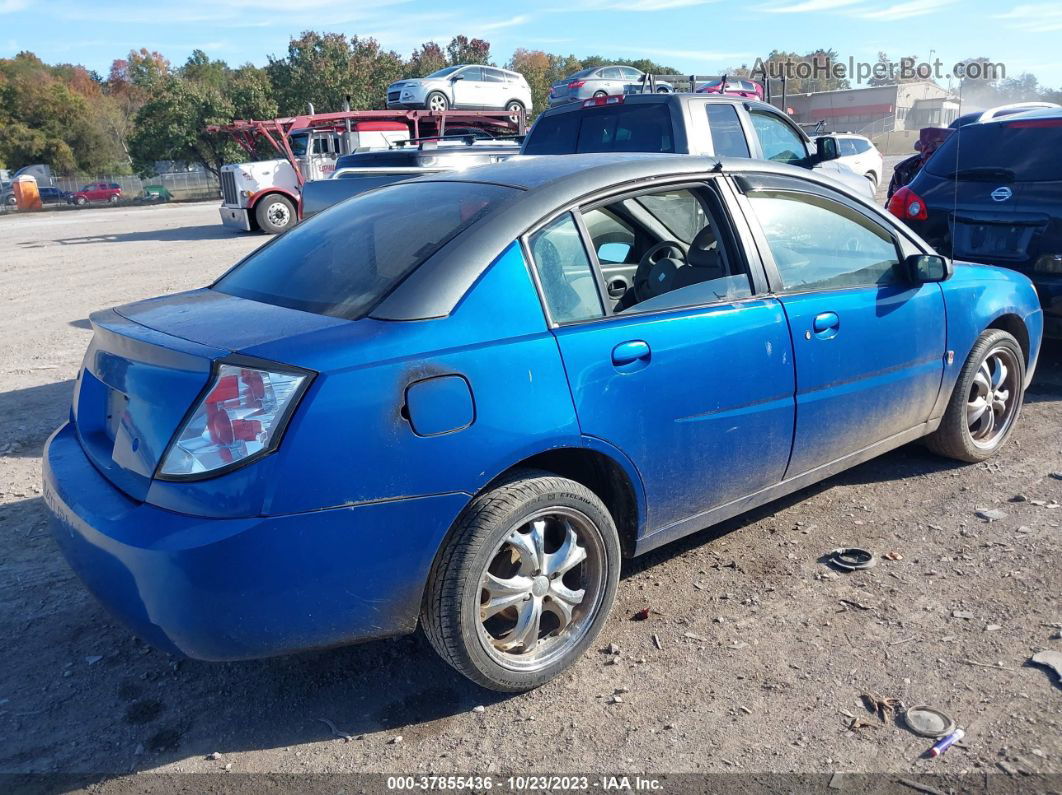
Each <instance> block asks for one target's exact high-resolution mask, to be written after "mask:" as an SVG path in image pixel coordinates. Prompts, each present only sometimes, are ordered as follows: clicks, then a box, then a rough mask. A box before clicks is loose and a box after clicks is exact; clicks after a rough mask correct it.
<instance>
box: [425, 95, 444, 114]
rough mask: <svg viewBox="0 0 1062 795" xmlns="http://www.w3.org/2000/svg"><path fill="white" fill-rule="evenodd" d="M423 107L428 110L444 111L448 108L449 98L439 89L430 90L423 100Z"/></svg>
mask: <svg viewBox="0 0 1062 795" xmlns="http://www.w3.org/2000/svg"><path fill="white" fill-rule="evenodd" d="M424 107H426V108H427V109H428V110H434V111H444V110H449V109H450V100H449V99H448V98H447V96H446V94H443V93H442V92H441V91H432V92H431V93H430V94H428V98H427V99H425V100H424Z"/></svg>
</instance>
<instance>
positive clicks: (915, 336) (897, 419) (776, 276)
mask: <svg viewBox="0 0 1062 795" xmlns="http://www.w3.org/2000/svg"><path fill="white" fill-rule="evenodd" d="M780 179H782V178H774V183H773V184H774V185H775V186H776V187H772V178H763V180H762V181H761V182H759V183H758V184H755V185H754V186H753V187H752V188H751V189H749V190H747V200H748V207H749V208H750V214H751V216H752V217H753V219H755V221H756V222H758V225H759V229H760V230H761V233H762V240H763V241H764V243H765V245H764V246H763V248H764V249H766V251H768V252H769V256H766V257H765V259H767V262H766V263H765V264H766V265H767V267H768V276H769V278H770V279H771V282H772V285H771V286H772V288H773V290H774V292H775V293H776V294H777V295H778V297H779V298H780V299H781V301H782V304H783V306H784V307H785V312H786V315H787V317H788V319H789V327H790V330H791V332H792V337H793V353H794V357H795V361H796V383H797V392H796V404H797V408H796V434H795V437H794V442H793V454H792V458H791V459H790V462H789V467H788V469H787V471H786V477H787V478H789V477H793V476H795V475H800V474H802V473H804V472H807V471H808V470H811V469H814V468H815V467H818V466H821V465H823V464H827V463H830V462H832V461H835V460H837V459H839V458H842V457H844V456H846V455H850V454H852V453H856V452H859V451H861V450H864V449H866V448H868V447H870V446H872V445H874V444H876V443H878V442H882V441H884V440H887V439H889V438H890V437H893V436H896V435H898V434H902V433H904V432H905V431H911V430H913V429H917V428H919V427H920V426H921V425H922V424H924V423H925V422H926V421H927V420H928V419H929V415H930V412H931V411H932V408H933V404H934V403H935V402H936V399H937V393H938V392H939V390H940V383H941V378H942V376H943V372H944V349H945V345H946V339H945V316H944V299H943V295H942V293H941V290H940V286H939V285H937V284H922V285H918V284H912V283H910V282H909V281H908V279H907V276H906V274H905V273H904V272H903V269H902V266H901V264H900V263H901V262H902V260H903V256H904V252H903V249H902V247H901V245H900V243H899V241H898V240H897V238H896V237H895V236H894V234H893V232H892V231H891V230H890V229H889V228H887V226H886V225H885V224H884V223H881V222H879V221H878V220H876V219H874V218H873V217H871V216H870V215H869V214H868V213H865V212H864V211H862V210H860V209H859V208H858V206H857V205H855V203H848V202H847V200H846V199H845V198H844V197H842V196H840V195H839V194H838V195H837V196H836V197H833V196H831V195H825V192H824V195H818V194H814V193H809V192H807V189H808V187H809V185H808V183H806V182H803V181H801V182H800V183H799V184H800V186H802V187H801V190H800V191H796V190H787V189H786V184H785V182H784V181H779V180H780ZM772 260H773V262H772ZM772 266H773V267H772Z"/></svg>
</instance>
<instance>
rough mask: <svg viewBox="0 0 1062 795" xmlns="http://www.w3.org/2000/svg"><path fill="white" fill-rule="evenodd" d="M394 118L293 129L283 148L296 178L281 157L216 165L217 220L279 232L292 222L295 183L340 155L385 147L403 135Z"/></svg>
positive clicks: (319, 174)
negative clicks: (347, 125)
mask: <svg viewBox="0 0 1062 795" xmlns="http://www.w3.org/2000/svg"><path fill="white" fill-rule="evenodd" d="M409 136H410V131H409V126H408V125H407V124H405V123H403V122H399V121H360V122H354V123H352V124H351V129H350V131H349V132H348V131H347V130H345V129H344V128H343V127H342V126H337V127H328V128H313V127H310V128H301V129H293V130H292V131H291V132H290V133H289V134H288V138H287V144H288V147H289V148H290V150H291V154H292V156H293V158H294V162H295V163H296V164H297V165H298V168H299V172H300V173H301V176H302V180H300V179H299V175H298V174H296V172H295V169H294V168H293V167H292V164H291V162H289V161H288V159H287V158H277V159H275V160H259V161H253V162H249V163H233V164H230V165H226V166H223V167H222V169H221V194H222V204H221V208H220V213H221V222H222V223H223V224H225V225H226V226H230V227H233V228H235V229H240V230H242V231H245V232H250V231H252V230H255V229H258V230H261V231H263V232H266V233H268V234H276V233H278V232H283V231H284V230H285V229H288V228H290V227H291V226H294V225H295V224H296V223H297V222H298V209H297V208H298V207H299V201H300V194H301V186H300V185H301V182H302V181H310V180H319V179H327V178H328V177H330V176H331V175H332V172H334V171H335V169H336V160H338V159H339V157H340V156H342V155H345V154H351V153H353V152H361V151H368V150H371V149H380V148H383V149H386V148H387V147H388V146H389V145H391V144H392V143H394V142H396V141H401V140H405V139H407V138H409Z"/></svg>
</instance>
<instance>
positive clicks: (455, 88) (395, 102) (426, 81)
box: [387, 64, 531, 114]
mask: <svg viewBox="0 0 1062 795" xmlns="http://www.w3.org/2000/svg"><path fill="white" fill-rule="evenodd" d="M387 107H388V108H410V109H415V108H426V109H427V110H435V111H441V110H450V109H454V110H507V111H509V112H510V113H513V114H515V113H518V112H519V111H523V112H525V113H528V114H530V113H531V87H530V86H528V85H527V81H526V80H524V76H523V75H521V74H520V73H518V72H510V71H509V70H508V69H497V68H495V67H493V66H478V65H475V64H465V65H461V66H447V67H446V68H445V69H440V70H439V71H437V72H432V73H431V74H430V75H428V76H427V77H418V78H415V79H412V80H399V81H398V82H396V83H392V84H391V85H389V86H388V87H387Z"/></svg>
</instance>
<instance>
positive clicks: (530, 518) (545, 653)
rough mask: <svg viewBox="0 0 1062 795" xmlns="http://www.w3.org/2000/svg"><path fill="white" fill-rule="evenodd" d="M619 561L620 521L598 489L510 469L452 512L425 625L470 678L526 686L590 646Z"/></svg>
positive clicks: (515, 688) (501, 686)
mask: <svg viewBox="0 0 1062 795" xmlns="http://www.w3.org/2000/svg"><path fill="white" fill-rule="evenodd" d="M619 569H620V547H619V536H618V534H617V532H616V525H615V523H614V522H613V520H612V516H611V515H610V514H609V512H608V509H607V508H605V506H604V504H603V503H602V502H601V500H600V499H599V498H598V497H597V495H596V494H594V493H593V492H592V491H590V490H589V489H588V488H586V487H585V486H583V485H582V484H580V483H576V482H575V481H572V480H568V479H567V478H562V477H558V476H557V475H553V474H551V473H549V472H542V471H536V470H524V471H521V472H516V473H514V474H513V476H512V478H510V479H509V480H506V481H504V482H502V483H501V484H500V485H498V486H497V487H496V488H494V489H492V490H491V491H489V492H487V493H485V494H482V495H480V496H479V497H477V498H476V499H474V500H473V501H472V503H471V504H470V505H469V506H468V507H467V508H466V509H465V511H464V512H463V513H462V515H461V516H460V517H459V518H458V520H457V523H456V525H455V526H454V529H453V532H452V533H451V535H450V537H449V538H448V539H447V541H446V542H445V544H444V545H443V548H442V550H441V551H440V553H439V555H438V557H437V558H436V561H435V564H434V566H433V568H432V572H431V575H430V576H429V578H428V585H427V589H426V591H425V599H424V607H423V612H422V625H423V627H424V632H425V634H426V635H427V637H428V640H429V641H430V642H431V645H432V646H433V647H434V649H435V651H437V652H438V653H439V655H440V656H441V657H442V658H443V659H444V660H446V662H448V663H449V664H450V665H452V666H453V667H454V668H455V669H457V670H458V671H459V672H460V673H462V674H464V675H465V676H467V677H468V678H469V679H471V680H472V681H473V682H476V683H477V684H479V685H482V686H483V687H486V688H490V689H492V690H498V691H502V692H509V693H515V692H520V691H524V690H530V689H532V688H535V687H538V686H539V685H542V684H545V683H546V682H548V681H549V680H551V679H553V678H554V677H555V676H557V675H558V674H560V673H561V672H562V671H564V670H565V669H566V668H568V667H569V666H570V665H572V663H574V662H575V661H576V660H577V659H579V657H580V656H582V654H583V653H584V652H585V651H586V649H588V648H589V647H590V646H591V644H593V642H594V640H595V638H596V637H597V635H598V633H599V632H600V630H601V627H602V626H603V625H604V623H605V620H606V619H607V618H608V613H609V610H610V609H611V607H612V602H613V600H614V599H615V595H616V586H617V583H618V581H619ZM492 603H493V605H492ZM492 606H493V609H491V608H492ZM488 611H489V612H488Z"/></svg>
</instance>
